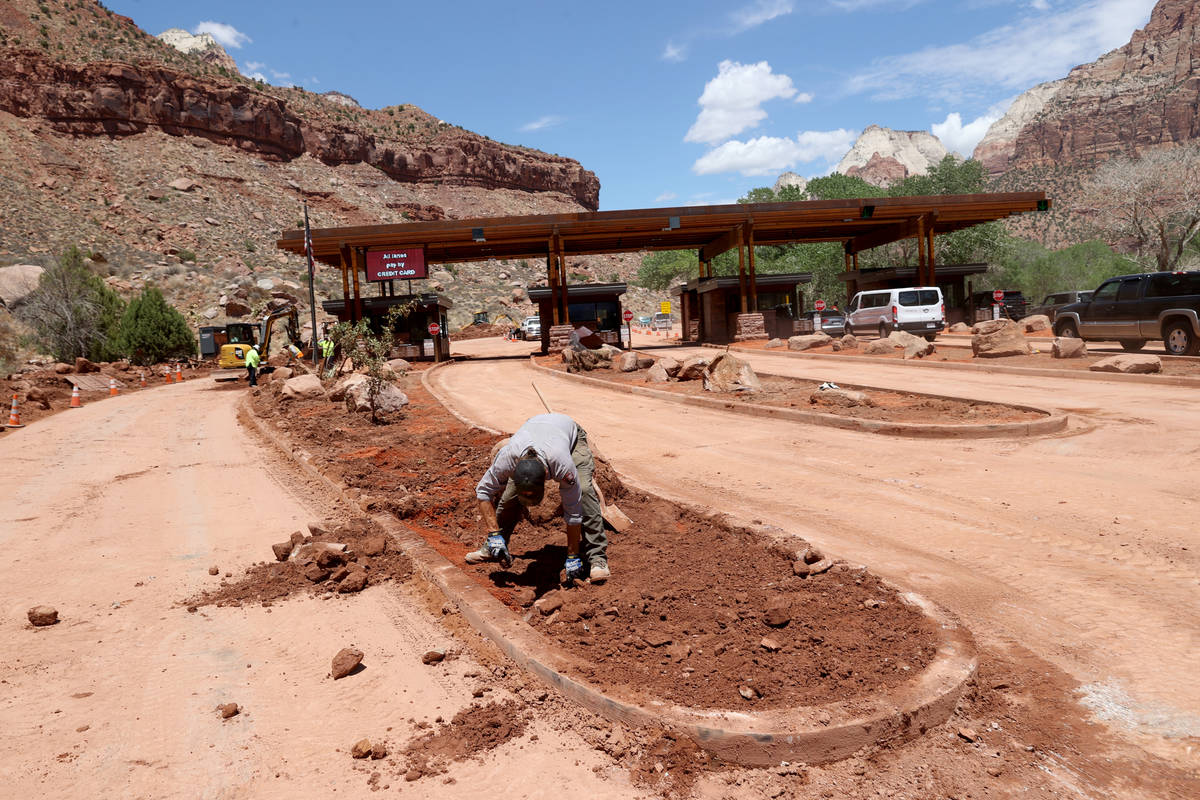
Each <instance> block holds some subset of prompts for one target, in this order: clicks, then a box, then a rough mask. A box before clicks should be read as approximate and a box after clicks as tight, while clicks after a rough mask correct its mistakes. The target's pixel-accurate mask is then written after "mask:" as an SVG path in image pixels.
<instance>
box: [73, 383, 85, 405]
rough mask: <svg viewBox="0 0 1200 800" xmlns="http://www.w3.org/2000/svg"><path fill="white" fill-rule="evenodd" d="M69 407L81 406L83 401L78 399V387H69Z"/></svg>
mask: <svg viewBox="0 0 1200 800" xmlns="http://www.w3.org/2000/svg"><path fill="white" fill-rule="evenodd" d="M70 408H83V403H81V402H80V401H79V387H78V386H75V387H73V388H72V389H71V405H70Z"/></svg>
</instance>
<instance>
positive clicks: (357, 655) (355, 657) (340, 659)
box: [329, 647, 363, 681]
mask: <svg viewBox="0 0 1200 800" xmlns="http://www.w3.org/2000/svg"><path fill="white" fill-rule="evenodd" d="M362 660H363V651H362V650H359V649H358V648H357V647H343V648H342V649H341V650H339V651H338V654H337V655H336V656H334V657H333V663H332V664H331V666H330V670H329V672H330V674H331V675H333V679H334V680H335V681H336V680H337V679H338V678H344V677H346V676H347V675H349V674H350V673H351V672H353V671H354V669H355V667H357V666H358V665H359V664H361V663H362Z"/></svg>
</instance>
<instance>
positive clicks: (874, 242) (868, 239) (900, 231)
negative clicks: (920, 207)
mask: <svg viewBox="0 0 1200 800" xmlns="http://www.w3.org/2000/svg"><path fill="white" fill-rule="evenodd" d="M916 233H917V218H916V217H913V218H910V219H905V220H901V221H900V222H894V223H892V224H890V225H884V226H881V227H879V228H877V229H875V230H873V231H871V232H870V233H864V234H862V235H861V236H855V237H854V238H853V239H851V240H850V241H849V242H847V243H846V246H847V247H848V248H849V250H850V253H851V254H854V253H861V252H862V251H863V250H870V249H871V248H872V247H879V246H880V245H884V244H891V243H892V242H898V241H900V240H901V239H911V238H912V237H913V236H915V235H916Z"/></svg>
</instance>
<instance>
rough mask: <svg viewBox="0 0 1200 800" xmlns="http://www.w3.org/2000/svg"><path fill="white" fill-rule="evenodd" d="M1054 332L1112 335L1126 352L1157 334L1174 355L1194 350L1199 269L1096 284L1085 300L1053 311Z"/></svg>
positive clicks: (1199, 323) (1199, 341)
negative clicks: (1086, 300)
mask: <svg viewBox="0 0 1200 800" xmlns="http://www.w3.org/2000/svg"><path fill="white" fill-rule="evenodd" d="M1054 333H1055V334H1057V335H1058V336H1067V337H1079V338H1082V339H1084V340H1087V341H1096V340H1107V341H1112V340H1114V339H1115V340H1116V341H1118V342H1120V343H1121V346H1122V347H1124V348H1125V349H1126V350H1129V351H1131V352H1132V351H1137V350H1141V349H1142V347H1143V346H1144V345H1145V344H1146V341H1147V340H1148V339H1162V341H1163V344H1164V345H1165V346H1166V348H1167V352H1168V353H1170V354H1172V355H1176V356H1184V355H1187V356H1194V355H1197V354H1200V272H1150V273H1146V274H1143V275H1121V276H1119V277H1116V278H1110V279H1109V280H1107V281H1105V282H1104V283H1102V284H1100V288H1099V289H1097V290H1096V291H1095V292H1094V293H1093V294H1092V299H1091V300H1089V301H1088V302H1086V303H1072V304H1071V305H1068V306H1063V307H1062V308H1060V309H1059V310H1058V316H1057V317H1056V318H1055V320H1054Z"/></svg>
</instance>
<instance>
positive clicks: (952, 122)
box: [929, 97, 1014, 158]
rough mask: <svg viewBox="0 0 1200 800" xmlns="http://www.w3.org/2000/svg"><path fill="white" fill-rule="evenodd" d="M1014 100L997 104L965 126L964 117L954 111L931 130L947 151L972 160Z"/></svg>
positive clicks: (932, 126) (936, 123) (934, 124)
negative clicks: (991, 128) (996, 122)
mask: <svg viewBox="0 0 1200 800" xmlns="http://www.w3.org/2000/svg"><path fill="white" fill-rule="evenodd" d="M1013 99H1014V98H1011V97H1010V98H1009V99H1007V100H1005V101H1003V102H1001V103H997V104H996V105H994V106H992V107H991V108H989V109H988V110H987V111H986V112H984V113H983V114H981V115H980V116H978V117H976V118H975V119H973V120H971V121H970V122H968V123H967V124H966V125H964V124H963V121H962V115H961V114H959V113H958V112H957V111H954V112H951V113H949V114H947V115H946V119H945V120H944V121H942V122H935V123H933V125H931V126H930V128H929V129H930V130H931V131H933V135H934V136H936V137H938V139H940V140H941V141H942V144H944V145H946V149H947V150H950V151H951V152H954V153H958V154H959V155H960V156H962V157H963V158H970V157H971V154H972V153H974V152H975V145H977V144H979V140H980V139H982V138H983V137H984V136H985V135H986V134H987V132H988V128H990V127H992V123H993V122H995V121H996V120H998V119H1000V118H1001V117H1003V116H1004V112H1005V111H1006V110H1007V109H1008V107H1009V106H1010V105H1011V104H1012V101H1013Z"/></svg>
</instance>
